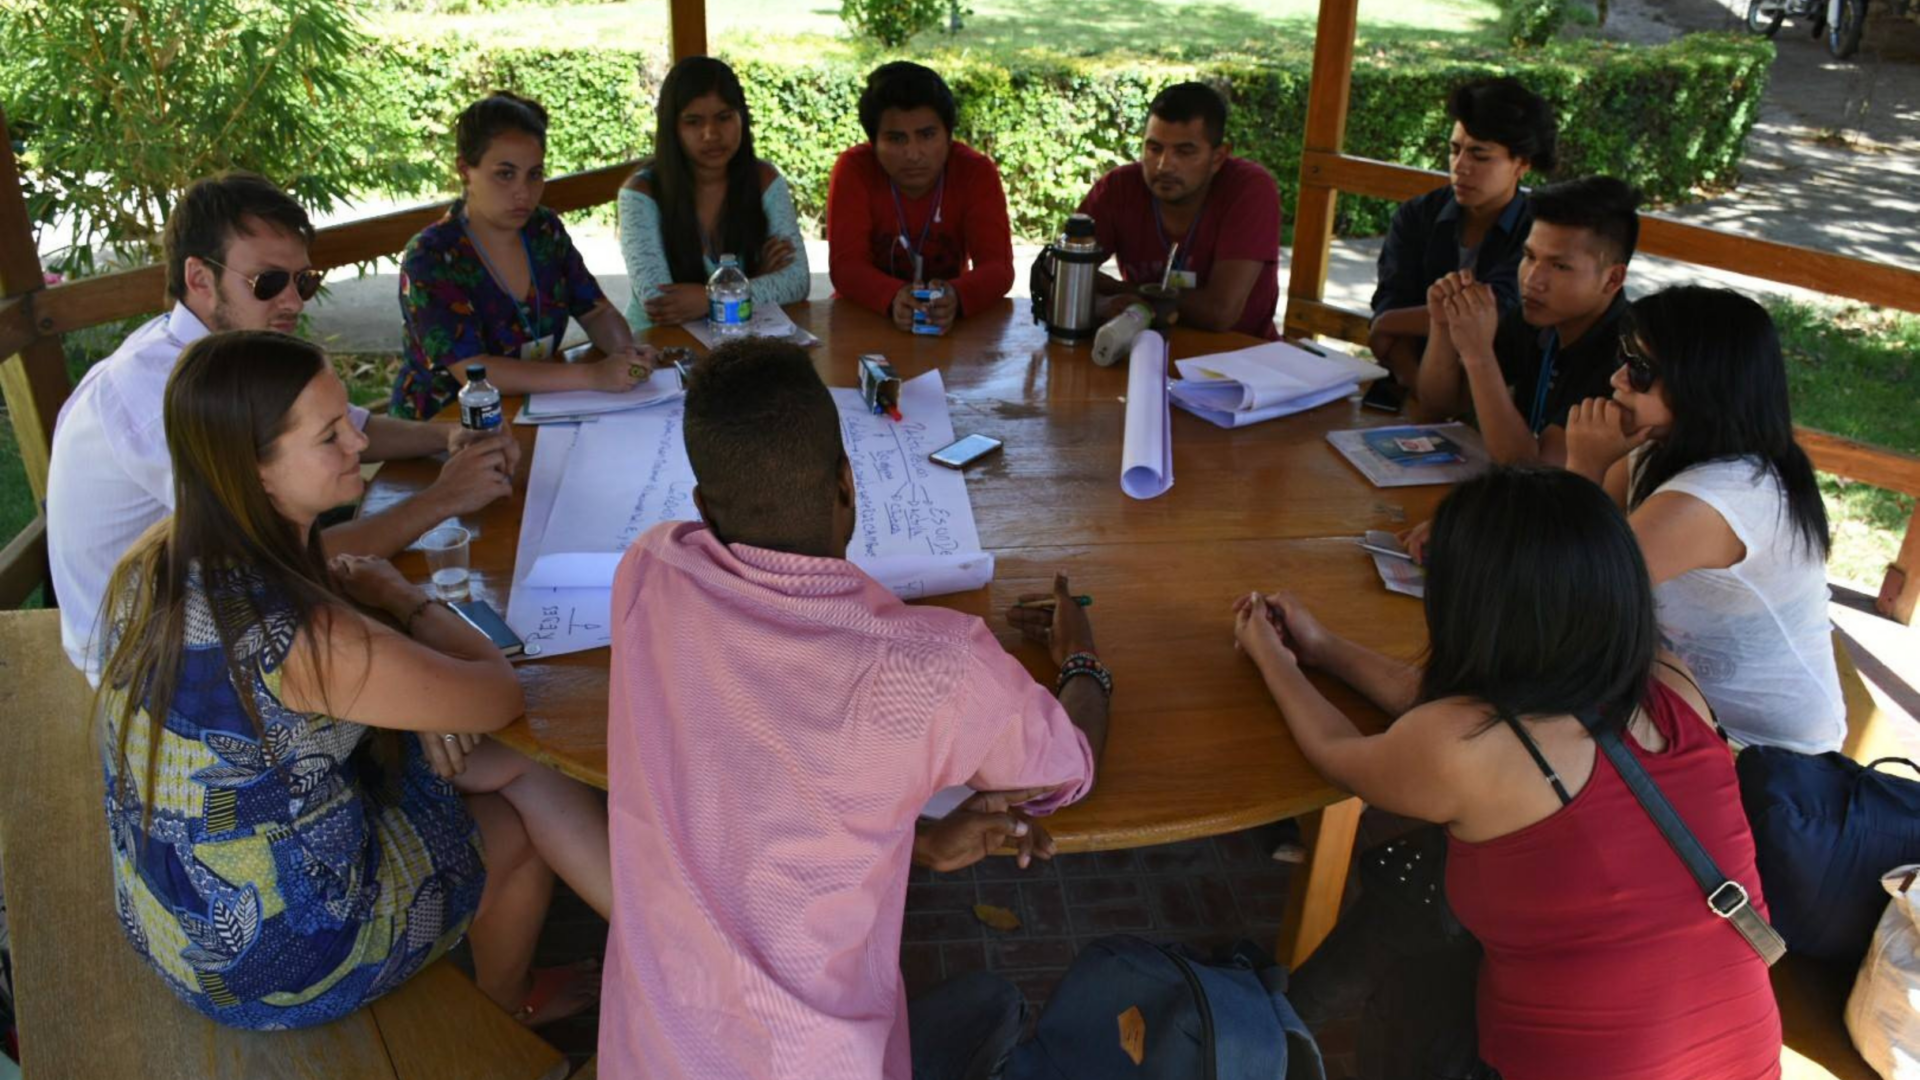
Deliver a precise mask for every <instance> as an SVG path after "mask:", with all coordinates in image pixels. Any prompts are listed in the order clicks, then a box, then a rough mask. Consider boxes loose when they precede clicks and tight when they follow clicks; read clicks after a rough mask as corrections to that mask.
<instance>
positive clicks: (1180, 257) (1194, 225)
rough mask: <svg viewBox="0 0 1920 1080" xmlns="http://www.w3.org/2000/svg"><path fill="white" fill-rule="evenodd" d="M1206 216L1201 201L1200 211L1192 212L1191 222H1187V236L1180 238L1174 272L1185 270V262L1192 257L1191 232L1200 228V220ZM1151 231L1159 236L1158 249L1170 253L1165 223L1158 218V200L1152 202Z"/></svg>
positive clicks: (1174, 259) (1205, 208)
mask: <svg viewBox="0 0 1920 1080" xmlns="http://www.w3.org/2000/svg"><path fill="white" fill-rule="evenodd" d="M1206 214H1207V204H1206V203H1205V202H1204V201H1203V202H1201V204H1200V209H1198V210H1196V211H1194V214H1193V220H1192V221H1189V222H1187V235H1186V236H1184V237H1182V238H1181V240H1180V250H1179V252H1178V253H1177V254H1175V255H1174V258H1173V268H1174V269H1175V270H1185V269H1186V268H1187V260H1188V259H1189V258H1190V257H1191V256H1192V255H1193V231H1194V230H1195V229H1198V228H1199V227H1200V219H1201V218H1203V217H1205V216H1206ZM1153 231H1154V232H1155V233H1158V234H1159V236H1160V249H1161V250H1162V251H1169V252H1170V251H1172V248H1171V246H1170V245H1169V243H1168V241H1167V223H1166V221H1165V220H1164V219H1163V218H1161V216H1160V200H1159V199H1154V200H1153Z"/></svg>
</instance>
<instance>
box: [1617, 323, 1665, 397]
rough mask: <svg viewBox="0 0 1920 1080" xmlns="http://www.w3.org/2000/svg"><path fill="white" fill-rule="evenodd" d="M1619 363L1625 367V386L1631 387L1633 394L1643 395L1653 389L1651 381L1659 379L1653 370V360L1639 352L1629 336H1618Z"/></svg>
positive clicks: (1637, 346)
mask: <svg viewBox="0 0 1920 1080" xmlns="http://www.w3.org/2000/svg"><path fill="white" fill-rule="evenodd" d="M1620 362H1621V363H1622V364H1625V365H1626V367H1627V385H1628V386H1631V387H1633V390H1634V393H1636V394H1644V393H1646V392H1647V391H1649V390H1652V389H1653V380H1654V379H1656V378H1658V377H1659V372H1657V371H1655V370H1654V367H1653V360H1652V359H1650V358H1649V357H1648V356H1647V354H1646V353H1643V352H1641V351H1640V346H1639V345H1638V344H1636V343H1635V342H1634V340H1633V335H1631V334H1622V335H1620Z"/></svg>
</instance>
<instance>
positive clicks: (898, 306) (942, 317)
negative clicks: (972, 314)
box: [891, 278, 960, 334]
mask: <svg viewBox="0 0 1920 1080" xmlns="http://www.w3.org/2000/svg"><path fill="white" fill-rule="evenodd" d="M920 288H922V289H929V290H936V291H937V293H938V295H937V296H935V297H934V298H933V299H932V300H919V299H916V298H915V297H914V295H913V292H914V286H913V285H911V284H908V285H902V286H901V287H900V291H899V292H897V293H894V294H893V306H892V308H891V314H892V316H893V325H894V327H895V328H896V329H899V330H905V331H907V332H908V333H912V332H913V315H914V312H916V311H917V312H924V313H925V314H926V317H927V323H928V324H929V325H932V326H935V327H938V328H939V330H940V332H941V333H942V334H944V333H946V332H947V331H949V330H951V329H953V321H954V319H955V318H957V317H958V316H959V314H960V297H959V294H957V293H955V292H954V291H953V286H952V285H950V284H948V283H947V282H945V281H941V280H939V279H937V278H936V279H935V280H933V281H929V282H927V283H926V284H925V285H922V286H920Z"/></svg>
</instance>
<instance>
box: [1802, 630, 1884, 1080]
mask: <svg viewBox="0 0 1920 1080" xmlns="http://www.w3.org/2000/svg"><path fill="white" fill-rule="evenodd" d="M1833 656H1834V659H1835V660H1836V661H1837V662H1838V663H1839V666H1840V687H1841V689H1842V690H1843V691H1845V693H1846V697H1847V741H1846V745H1845V746H1844V747H1843V748H1842V749H1843V750H1844V752H1845V753H1846V755H1847V756H1848V757H1850V758H1852V759H1854V760H1855V761H1859V762H1863V763H1864V762H1868V761H1872V760H1873V759H1874V758H1876V757H1885V756H1887V755H1889V754H1894V753H1897V752H1898V749H1899V747H1898V740H1896V739H1895V737H1894V734H1893V717H1891V716H1888V715H1887V714H1886V713H1884V712H1882V711H1881V710H1880V706H1879V705H1878V704H1877V703H1876V702H1875V701H1874V700H1873V695H1872V694H1871V693H1869V692H1868V691H1867V684H1866V682H1865V681H1864V680H1862V679H1861V678H1860V672H1859V670H1858V669H1856V668H1855V667H1854V666H1853V657H1852V655H1850V654H1849V653H1848V652H1847V647H1846V645H1844V644H1843V643H1842V642H1841V640H1840V636H1839V635H1838V634H1835V635H1834V639H1833ZM1855 974H1856V972H1855V971H1854V970H1853V969H1851V968H1845V967H1839V966H1836V965H1834V964H1829V963H1824V962H1822V961H1818V960H1812V959H1809V958H1807V957H1804V956H1788V957H1787V958H1786V959H1785V960H1782V961H1781V962H1780V963H1778V964H1775V965H1774V968H1773V996H1774V998H1775V999H1776V1000H1778V1001H1779V1003H1780V1026H1781V1028H1782V1029H1783V1030H1784V1031H1785V1034H1786V1048H1785V1049H1784V1050H1782V1051H1781V1053H1780V1074H1781V1077H1782V1080H1879V1074H1878V1073H1876V1072H1874V1071H1873V1068H1872V1067H1871V1066H1869V1065H1868V1064H1867V1062H1866V1059H1865V1058H1862V1057H1861V1056H1860V1052H1859V1051H1857V1050H1855V1049H1854V1048H1853V1039H1852V1037H1851V1036H1849V1035H1848V1034H1847V1025H1846V1008H1847V995H1848V994H1851V993H1852V992H1853V980H1854V976H1855Z"/></svg>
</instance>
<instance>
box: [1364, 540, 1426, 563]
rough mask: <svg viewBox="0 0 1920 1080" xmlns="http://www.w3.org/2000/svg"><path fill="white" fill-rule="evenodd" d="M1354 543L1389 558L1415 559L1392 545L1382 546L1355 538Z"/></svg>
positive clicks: (1409, 560) (1365, 549) (1410, 560)
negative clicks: (1391, 546)
mask: <svg viewBox="0 0 1920 1080" xmlns="http://www.w3.org/2000/svg"><path fill="white" fill-rule="evenodd" d="M1354 544H1355V545H1356V546H1357V547H1359V548H1360V549H1361V550H1362V551H1371V552H1373V553H1374V554H1375V555H1385V556H1386V557H1387V558H1389V559H1405V560H1407V561H1408V562H1412V561H1413V556H1412V555H1409V554H1407V553H1406V552H1404V551H1396V550H1394V549H1393V548H1390V547H1381V546H1380V545H1379V544H1369V543H1367V542H1366V541H1365V540H1355V541H1354Z"/></svg>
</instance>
